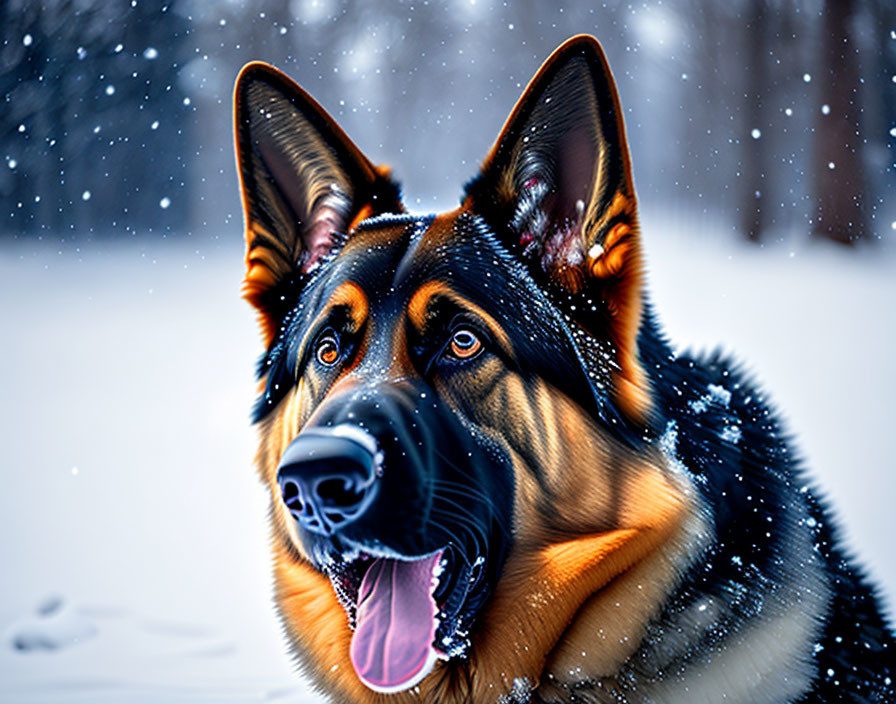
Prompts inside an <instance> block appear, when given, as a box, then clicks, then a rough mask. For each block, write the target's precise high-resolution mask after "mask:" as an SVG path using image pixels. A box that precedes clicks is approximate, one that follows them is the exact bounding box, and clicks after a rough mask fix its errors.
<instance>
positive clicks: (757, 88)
mask: <svg viewBox="0 0 896 704" xmlns="http://www.w3.org/2000/svg"><path fill="white" fill-rule="evenodd" d="M750 13H751V15H750V21H749V22H748V23H747V28H746V52H745V53H746V60H747V63H746V70H747V75H746V82H747V93H746V96H745V97H746V105H745V110H744V115H745V126H746V134H744V135H743V137H742V140H743V141H742V144H743V149H742V157H741V159H742V174H743V189H742V191H741V197H742V201H741V207H740V217H741V231H742V232H743V234H744V235H746V237H747V238H748V239H750V240H752V241H753V242H759V241H760V240H761V239H762V232H763V230H764V228H765V225H766V223H767V220H768V217H767V214H766V213H765V212H764V207H765V204H766V203H768V202H770V199H769V197H768V194H766V192H765V186H766V181H765V175H766V171H767V168H768V145H769V143H770V142H769V138H770V135H763V134H762V132H763V130H765V129H766V128H767V125H766V124H765V123H764V117H765V109H764V107H765V106H764V103H765V100H766V97H767V93H768V83H769V75H768V70H767V58H768V57H767V54H768V41H767V40H766V34H767V33H768V31H769V30H768V19H769V13H768V7H767V5H766V0H757V1H755V2H753V3H752V4H751V7H750ZM757 130H758V131H757Z"/></svg>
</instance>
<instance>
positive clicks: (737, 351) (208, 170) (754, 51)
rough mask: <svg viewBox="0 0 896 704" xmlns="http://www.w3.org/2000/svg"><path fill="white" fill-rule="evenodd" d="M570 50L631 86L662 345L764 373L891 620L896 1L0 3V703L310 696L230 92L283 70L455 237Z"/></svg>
mask: <svg viewBox="0 0 896 704" xmlns="http://www.w3.org/2000/svg"><path fill="white" fill-rule="evenodd" d="M126 6H127V7H126ZM831 8H836V9H837V10H838V11H840V12H844V11H845V12H846V15H845V17H846V19H844V18H843V16H836V17H832V14H831V12H825V11H824V10H825V9H827V10H830V9H831ZM844 8H845V9H844ZM850 13H853V14H850ZM843 27H849V28H852V29H851V32H852V34H850V37H849V42H851V43H850V44H849V46H850V47H857V48H856V49H855V51H853V52H852V53H851V54H850V55H849V58H847V59H843V67H844V71H843V72H842V73H840V74H838V75H839V79H838V80H840V81H841V82H843V81H845V82H846V83H848V84H849V85H845V86H844V85H842V84H841V85H839V86H838V85H835V84H834V80H833V79H832V78H831V77H830V75H829V74H831V73H832V69H831V66H830V63H831V61H834V63H837V61H838V60H839V59H838V56H840V55H839V54H836V51H841V52H844V51H845V50H844V49H843V48H842V47H843V46H845V45H846V39H843V37H842V36H841V34H842V31H846V30H842V28H843ZM841 30H842V31H841ZM580 32H588V33H592V34H594V35H596V36H597V37H598V38H599V39H600V41H601V42H602V43H603V45H604V48H605V51H606V53H607V57H608V59H609V62H610V64H611V66H612V68H613V72H614V75H615V77H616V81H617V83H618V87H619V92H620V96H621V100H622V104H623V111H624V113H625V120H626V125H627V131H628V137H629V140H630V142H631V149H632V159H633V163H634V174H635V183H636V186H637V189H638V193H639V197H640V199H641V209H642V210H641V212H642V225H643V228H642V229H643V233H644V243H645V246H646V249H647V263H648V270H649V272H648V282H649V284H648V286H649V296H650V300H651V302H652V303H653V305H654V307H655V309H656V311H657V313H658V315H659V318H660V320H661V321H662V323H663V326H664V328H665V330H666V331H667V333H668V335H669V337H670V338H671V340H672V341H673V342H674V344H675V345H676V346H677V348H678V349H680V350H683V349H698V350H699V349H703V350H711V349H714V348H717V347H721V348H722V349H724V350H726V351H727V352H729V353H730V354H731V355H732V356H733V358H734V359H736V360H739V361H741V362H742V363H743V364H744V366H745V368H747V369H749V370H751V371H752V372H753V373H754V375H755V377H756V378H757V379H758V380H759V382H760V384H761V385H762V387H763V388H764V389H765V390H767V391H768V392H769V395H770V397H771V398H772V399H773V402H774V404H775V405H776V407H777V408H778V410H779V411H780V413H781V415H782V417H783V418H784V420H785V422H786V427H787V429H788V430H789V432H790V433H792V435H793V437H794V446H795V448H796V449H797V450H798V452H799V453H800V455H801V456H802V457H803V458H804V460H805V465H806V467H807V468H808V474H807V477H808V480H809V481H810V482H811V483H812V484H813V485H814V486H816V487H818V488H819V489H820V492H821V493H822V495H824V496H825V497H827V500H828V502H829V504H830V506H831V507H832V509H833V512H834V515H835V516H836V518H837V521H838V523H839V524H840V526H841V528H842V532H843V536H844V538H845V541H846V544H847V546H848V547H849V549H850V550H851V551H852V553H853V554H854V555H855V556H856V557H857V559H858V560H859V562H860V563H861V564H863V565H865V566H867V569H868V573H869V575H870V577H871V578H872V579H873V580H874V582H875V583H876V584H877V585H878V586H879V593H880V595H881V597H882V599H883V602H884V605H885V607H886V610H887V612H888V613H889V614H890V615H891V617H892V615H893V614H894V613H896V559H894V550H893V539H892V537H891V536H892V535H893V532H894V530H896V519H894V510H893V503H894V496H896V471H894V470H896V463H894V460H893V451H892V441H893V437H894V432H893V427H892V426H893V424H894V421H896V413H894V410H893V403H894V401H893V399H894V397H896V365H894V363H893V357H894V352H896V316H894V314H893V305H894V301H896V244H894V243H896V167H894V161H896V159H894V156H893V151H894V149H896V5H894V4H893V3H892V2H890V1H889V0H868V2H865V3H857V2H854V0H842V2H833V0H793V2H782V3H776V2H764V1H763V2H759V1H755V0H730V1H727V0H726V1H725V2H722V1H721V0H719V1H718V2H712V1H711V0H705V1H703V2H693V3H680V4H677V5H676V7H675V9H673V8H672V4H670V3H663V2H659V1H658V2H653V1H651V2H639V3H626V2H604V3H585V2H571V3H566V4H564V3H527V4H519V3H508V2H504V3H501V2H492V1H491V0H462V1H461V0H457V1H456V2H446V3H432V2H420V3H415V2H395V3H389V4H386V3H369V2H361V1H360V0H344V1H343V0H291V1H289V2H286V1H284V0H257V2H248V0H247V1H243V0H222V1H221V2H205V1H204V0H174V1H173V2H163V1H162V0H158V1H155V0H141V1H140V2H136V1H134V2H131V3H129V4H127V3H125V4H121V5H119V4H117V3H107V2H103V1H102V0H79V2H77V3H71V2H65V1H63V0H47V1H46V2H42V3H32V2H29V1H28V0H11V1H10V2H8V3H5V4H0V40H2V41H0V88H2V90H0V95H3V97H4V105H3V109H2V110H0V216H2V219H0V321H2V330H3V345H2V350H3V351H2V355H0V361H2V363H0V399H2V401H0V429H2V430H0V447H2V452H0V458H2V465H0V535H2V538H0V565H2V574H0V702H4V703H5V702H11V703H16V704H39V703H51V702H53V703H55V702H61V703H63V704H69V703H76V702H82V703H84V704H87V703H90V704H113V703H118V702H125V701H127V702H130V703H132V704H150V703H156V702H166V703H169V702H170V703H172V704H181V703H187V702H189V703H191V704H193V703H209V704H210V703H212V702H284V703H292V704H299V703H310V702H319V701H322V699H321V698H320V697H319V696H317V695H316V694H315V693H314V691H313V690H312V689H311V688H310V686H309V685H308V684H307V683H305V681H304V680H303V679H302V678H301V677H300V676H299V675H298V674H297V673H296V671H295V667H294V664H293V663H292V662H291V660H290V657H289V656H288V654H287V652H286V648H285V639H284V638H283V637H282V634H281V632H280V626H279V623H278V621H277V619H276V617H275V614H274V608H273V602H272V596H271V565H270V558H269V546H268V534H267V530H268V528H267V503H266V496H265V494H264V492H263V490H262V487H261V485H260V483H259V482H258V481H257V480H256V477H255V473H254V467H253V464H252V459H253V453H254V445H255V432H254V430H253V428H252V427H251V426H250V424H249V412H250V408H251V405H252V402H253V400H254V397H255V381H254V376H253V373H254V368H255V362H256V358H257V356H258V355H259V354H260V353H261V351H262V350H261V348H260V342H259V335H258V329H257V326H256V322H255V318H254V314H253V312H252V310H251V309H250V307H249V305H248V304H246V303H245V302H243V301H242V300H241V299H240V297H239V287H240V280H241V277H242V273H243V272H242V265H243V261H242V260H243V243H242V224H241V210H240V201H239V195H238V190H237V184H236V175H235V168H234V159H233V141H232V132H231V120H232V115H231V106H230V100H231V91H232V86H233V80H234V78H235V77H236V73H237V71H238V70H239V68H240V66H241V65H243V64H244V63H245V62H247V61H250V60H256V59H260V60H265V61H269V62H271V63H274V64H276V65H278V66H279V67H281V68H282V69H284V70H285V71H286V72H287V73H289V74H290V75H292V76H294V77H295V78H296V80H297V81H298V82H299V83H301V84H302V85H303V86H304V87H305V88H307V89H308V90H309V91H310V92H311V93H312V94H313V95H314V96H315V97H316V98H317V99H318V100H319V101H320V102H321V103H322V104H323V105H324V107H325V108H326V109H327V110H329V111H330V112H331V113H332V114H333V116H334V117H335V118H336V119H337V121H338V122H339V123H340V125H342V126H343V127H344V128H345V130H346V132H347V133H348V134H349V135H350V136H351V137H352V138H353V139H354V141H355V142H357V144H358V145H359V146H360V147H361V148H362V149H363V150H364V151H365V152H366V153H367V154H368V155H369V156H370V157H371V159H372V160H373V161H375V162H379V161H386V162H388V163H390V164H392V165H393V166H394V167H395V174H396V176H397V178H398V179H399V180H400V181H401V183H402V187H403V192H404V193H405V202H406V203H407V204H408V206H409V207H410V208H411V209H412V210H414V211H418V212H427V211H438V210H447V209H449V208H452V207H454V206H455V205H456V203H457V196H458V195H459V194H460V193H461V188H462V184H463V183H464V182H465V180H466V179H468V178H469V177H470V176H472V175H473V174H474V172H475V170H476V167H477V164H478V163H479V161H480V160H481V159H482V158H483V157H484V156H485V154H486V153H487V150H488V148H489V145H490V144H491V143H492V140H493V139H494V138H495V136H496V135H497V134H498V131H499V129H500V126H501V124H502V123H503V120H504V118H505V117H506V115H507V113H508V111H509V110H510V108H511V106H512V105H513V103H514V101H515V100H516V98H517V97H518V95H519V93H520V91H521V90H522V88H523V87H524V85H525V82H526V80H527V79H528V77H529V76H531V75H532V74H533V73H534V71H535V70H536V69H537V68H538V66H539V64H540V63H541V61H542V60H544V59H545V58H546V57H547V56H548V54H549V53H550V51H551V50H552V49H554V47H555V46H557V45H558V44H559V43H560V42H561V41H563V40H564V39H566V38H567V37H569V36H571V35H573V34H576V33H580ZM781 37H785V38H788V40H787V41H784V40H782V39H781ZM790 38H792V39H793V41H790ZM831 47H833V48H834V50H835V55H833V59H832V54H831V52H830V51H829V50H830V49H831ZM843 56H846V54H845V53H844V54H843ZM838 65H839V64H838ZM844 76H845V78H844ZM859 85H861V90H859V88H858V86H859ZM856 96H859V99H857V98H856ZM860 107H861V109H860V110H859V108H860ZM835 119H836V120H841V121H842V120H846V121H847V123H848V125H849V129H848V130H847V133H848V134H847V137H848V138H847V140H846V141H845V142H843V141H842V140H840V141H838V140H835V139H831V138H830V137H829V135H830V134H831V132H830V130H831V129H832V127H831V126H832V125H834V127H836V124H835V123H834V122H833V121H834V120H835ZM853 127H854V128H855V129H853ZM858 137H860V139H857V138H858ZM854 138H856V139H854ZM838 139H839V138H838ZM829 148H830V149H833V150H834V151H833V152H831V151H830V149H829ZM837 150H839V152H838V151H837ZM856 174H858V176H857V175H856ZM825 194H827V195H825ZM840 196H843V198H840ZM835 201H836V203H837V204H838V205H837V208H838V209H839V212H835V211H833V210H826V209H825V208H826V207H828V206H830V207H832V208H833V207H834V206H833V205H832V204H834V203H835ZM844 203H845V205H844ZM844 213H845V214H846V215H845V216H844ZM853 216H855V222H854V223H853V220H852V219H850V218H852V217H853ZM859 216H861V217H859ZM844 217H845V218H846V220H847V221H848V222H849V223H853V224H854V227H847V228H846V230H845V231H844V230H843V229H842V228H841V229H840V230H839V231H837V232H833V231H830V230H827V231H826V230H825V227H826V226H827V225H828V224H830V223H838V222H843V221H844ZM844 232H845V234H844ZM837 239H840V240H844V239H845V240H846V241H847V242H852V243H853V244H856V243H857V246H846V245H842V244H835V243H834V242H833V241H832V240H837Z"/></svg>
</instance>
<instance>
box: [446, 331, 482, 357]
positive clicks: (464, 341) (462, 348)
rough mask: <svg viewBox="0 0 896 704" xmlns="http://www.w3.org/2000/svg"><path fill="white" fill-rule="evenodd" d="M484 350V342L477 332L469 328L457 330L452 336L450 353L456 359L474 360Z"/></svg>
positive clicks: (449, 347)
mask: <svg viewBox="0 0 896 704" xmlns="http://www.w3.org/2000/svg"><path fill="white" fill-rule="evenodd" d="M480 350H482V341H481V340H480V339H479V337H478V336H477V335H476V333H475V332H473V331H472V330H469V329H467V328H461V329H460V330H455V332H454V334H453V335H452V336H451V344H450V345H449V346H448V351H449V352H450V353H451V355H452V356H453V357H455V358H456V359H472V358H473V357H475V356H476V355H477V354H479V352H480Z"/></svg>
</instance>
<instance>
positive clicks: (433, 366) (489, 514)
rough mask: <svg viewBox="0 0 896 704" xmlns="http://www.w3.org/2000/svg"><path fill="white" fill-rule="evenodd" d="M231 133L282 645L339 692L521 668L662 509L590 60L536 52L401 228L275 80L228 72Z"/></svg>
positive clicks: (542, 655) (634, 314)
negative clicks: (480, 144)
mask: <svg viewBox="0 0 896 704" xmlns="http://www.w3.org/2000/svg"><path fill="white" fill-rule="evenodd" d="M394 128H395V126H393V129H394ZM236 130H237V152H238V162H239V170H240V177H241V184H242V188H243V200H244V207H245V213H246V227H247V231H246V242H247V250H246V266H247V272H246V278H245V287H244V294H245V296H246V298H247V299H248V300H249V301H250V302H251V303H252V304H253V305H254V306H255V307H256V308H257V309H258V311H259V316H260V321H261V327H262V331H263V336H264V342H265V345H266V348H267V351H266V353H265V354H264V356H263V358H262V360H261V364H260V369H259V374H260V398H259V400H258V405H257V407H256V410H255V420H256V421H257V422H258V424H259V426H260V430H261V444H260V450H259V455H258V463H259V468H260V471H261V474H262V478H263V481H264V482H265V484H266V485H267V487H268V488H269V489H270V495H271V502H272V503H271V506H272V510H271V514H272V520H273V529H274V550H275V565H276V569H275V574H276V581H277V595H278V605H279V609H280V611H281V615H282V617H283V621H284V623H285V626H286V630H287V633H288V636H289V637H290V639H291V642H292V644H293V646H294V647H295V649H296V651H297V652H298V653H299V654H300V656H301V658H302V660H303V662H304V663H305V664H306V665H307V666H308V667H309V668H310V669H311V671H312V673H313V674H314V675H315V676H316V677H317V679H318V681H319V682H321V683H322V684H323V685H324V686H325V687H328V688H329V689H331V690H332V691H334V692H339V693H340V696H343V697H350V698H352V699H354V700H359V699H363V698H364V697H365V696H371V697H372V696H373V695H372V694H371V692H370V690H375V691H378V692H399V691H403V690H407V689H409V688H411V687H413V686H414V685H416V684H418V683H421V680H422V683H421V687H422V688H423V689H424V690H425V691H428V692H435V691H437V690H436V689H435V688H436V687H438V686H446V687H461V686H462V685H460V684H459V683H458V682H459V680H462V679H464V677H467V678H469V677H472V675H471V672H472V671H473V670H475V672H476V676H477V677H480V679H481V678H483V677H485V678H486V679H488V678H492V679H494V680H498V682H491V683H490V685H489V686H496V684H497V685H498V686H501V687H503V684H501V683H500V680H501V678H504V680H505V684H506V681H507V676H515V675H519V674H522V675H525V676H528V677H537V676H538V673H540V672H541V668H542V667H543V665H544V663H545V661H546V659H547V658H548V655H549V653H551V652H552V650H553V649H554V646H555V645H556V643H557V640H558V638H559V637H560V635H561V632H562V631H563V629H564V628H565V627H566V625H567V624H568V623H569V619H570V618H571V614H572V612H574V611H575V610H576V609H578V608H579V607H580V606H581V605H582V603H584V601H585V600H586V599H588V598H589V597H590V596H591V595H592V594H593V593H594V591H595V590H596V589H599V588H600V586H602V585H603V584H606V583H607V582H608V581H609V580H611V579H613V578H614V577H615V576H617V575H618V574H620V572H622V571H624V570H625V569H627V568H628V567H630V566H631V565H632V564H634V563H636V562H637V561H638V560H639V559H641V557H642V556H643V555H645V554H647V553H648V552H649V551H650V546H651V545H652V544H653V543H654V542H655V541H656V539H657V538H656V535H657V534H658V533H657V531H658V526H663V525H665V523H664V522H666V523H667V522H669V520H671V519H670V518H669V517H670V516H674V515H677V513H678V512H679V509H680V503H681V500H680V496H679V493H677V492H670V491H669V484H670V482H672V480H671V479H669V478H668V477H666V476H665V475H664V474H663V472H662V471H660V470H658V469H657V468H658V467H661V466H662V465H663V459H662V457H660V454H659V453H658V452H656V451H654V450H651V449H649V448H648V447H647V446H646V445H645V444H644V437H645V434H648V435H649V434H650V432H651V428H650V418H651V408H650V406H651V395H650V389H649V386H648V384H647V382H646V375H645V373H644V370H643V368H642V365H641V362H640V361H639V358H638V352H637V344H636V337H637V334H638V326H639V321H640V319H641V307H642V304H641V261H640V253H639V243H638V239H637V236H638V235H637V222H636V210H635V198H634V190H633V186H632V181H631V175H630V167H629V157H628V151H627V146H626V142H625V136H624V130H623V124H622V116H621V111H620V107H619V101H618V98H617V95H616V91H615V87H614V85H613V82H612V78H611V76H610V73H609V69H608V68H607V64H606V61H605V59H604V56H603V54H602V52H601V50H600V47H599V45H598V44H597V43H596V41H594V40H593V39H591V38H589V37H577V38H574V39H572V40H570V41H569V42H567V43H566V44H564V45H563V46H562V47H561V48H560V49H558V50H557V51H556V52H555V53H554V55H553V56H552V57H551V58H550V59H549V60H548V61H547V62H546V63H545V65H544V66H543V67H542V68H541V70H540V71H539V73H538V74H537V76H536V77H535V78H534V79H533V81H532V83H531V84H530V85H529V87H528V88H527V90H526V91H525V93H524V94H523V96H522V98H521V99H520V101H519V103H518V104H517V106H516V108H515V109H514V111H513V113H512V114H511V116H510V118H509V119H508V121H507V123H506V125H505V126H504V128H503V130H502V131H501V134H500V136H499V137H498V140H497V142H496V144H495V146H494V148H493V149H492V151H491V152H490V153H489V155H488V156H487V157H486V159H485V161H484V164H483V167H482V170H481V172H480V174H479V175H478V176H477V178H476V179H474V180H473V181H472V182H471V183H470V184H469V185H468V186H467V188H466V191H465V194H464V197H463V201H462V204H461V206H460V207H459V208H458V209H457V210H455V211H452V212H449V213H446V214H442V215H438V216H414V215H408V214H406V213H405V211H404V208H403V206H402V203H401V201H400V197H399V193H398V189H397V187H396V186H395V185H394V183H393V182H392V181H391V180H390V179H389V174H388V170H387V169H385V168H382V167H376V166H373V165H372V164H371V162H370V161H369V160H368V159H367V158H366V157H365V156H363V155H362V153H361V152H360V151H359V150H358V148H357V147H356V146H355V145H354V144H353V143H352V142H351V141H349V139H348V138H347V137H346V135H345V134H344V133H343V132H342V130H341V129H340V128H339V127H338V126H337V125H336V123H335V122H334V121H333V120H332V118H330V117H329V116H328V115H327V114H326V113H325V112H324V110H323V109H322V108H321V107H320V106H319V105H318V104H317V103H316V102H315V101H314V100H313V99H312V98H311V97H310V96H308V95H307V94H306V93H305V92H304V91H303V90H302V89H301V88H299V87H298V86H297V85H295V84H294V83H293V82H292V81H290V80H289V79H288V78H287V77H286V76H284V75H283V74H282V73H280V72H279V71H277V70H276V69H274V68H272V67H270V66H267V65H264V64H257V63H256V64H250V65H249V66H247V67H246V68H245V69H244V70H243V72H242V73H241V75H240V77H239V79H238V82H237V87H236ZM420 156H421V158H425V155H420ZM583 541H586V542H583ZM587 541H591V542H587ZM499 651H500V654H499ZM490 658H491V660H490ZM438 660H443V661H447V662H446V663H445V664H444V665H443V666H441V667H439V668H436V669H437V672H438V673H440V674H433V675H432V676H431V677H427V675H428V674H429V673H430V672H431V671H432V670H433V667H434V665H435V663H436V662H437V661H438ZM492 660H493V661H494V662H492ZM349 663H351V664H349ZM490 667H491V668H492V669H491V670H489V668H490ZM505 670H506V675H507V676H505V674H504V671H505ZM499 672H500V673H501V674H498V673H499ZM460 673H463V674H464V677H462V676H461V674H460ZM483 673H486V674H483ZM424 678H425V679H424ZM359 681H360V682H361V683H363V685H364V686H361V685H360V684H359ZM463 686H464V687H466V688H467V690H466V691H469V688H470V687H471V686H475V685H471V684H470V682H469V680H466V684H464V685H463ZM480 686H486V685H485V684H482V685H480ZM427 688H429V689H427ZM365 692H367V694H365ZM477 701H478V700H477Z"/></svg>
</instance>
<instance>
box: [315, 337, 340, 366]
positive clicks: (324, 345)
mask: <svg viewBox="0 0 896 704" xmlns="http://www.w3.org/2000/svg"><path fill="white" fill-rule="evenodd" d="M339 352H340V350H339V340H337V339H336V335H334V334H333V333H332V332H329V333H326V334H325V335H324V336H323V337H321V339H320V341H319V342H318V343H317V361H318V362H320V363H321V364H323V365H324V366H325V367H332V366H333V365H334V364H336V362H338V361H339Z"/></svg>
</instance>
